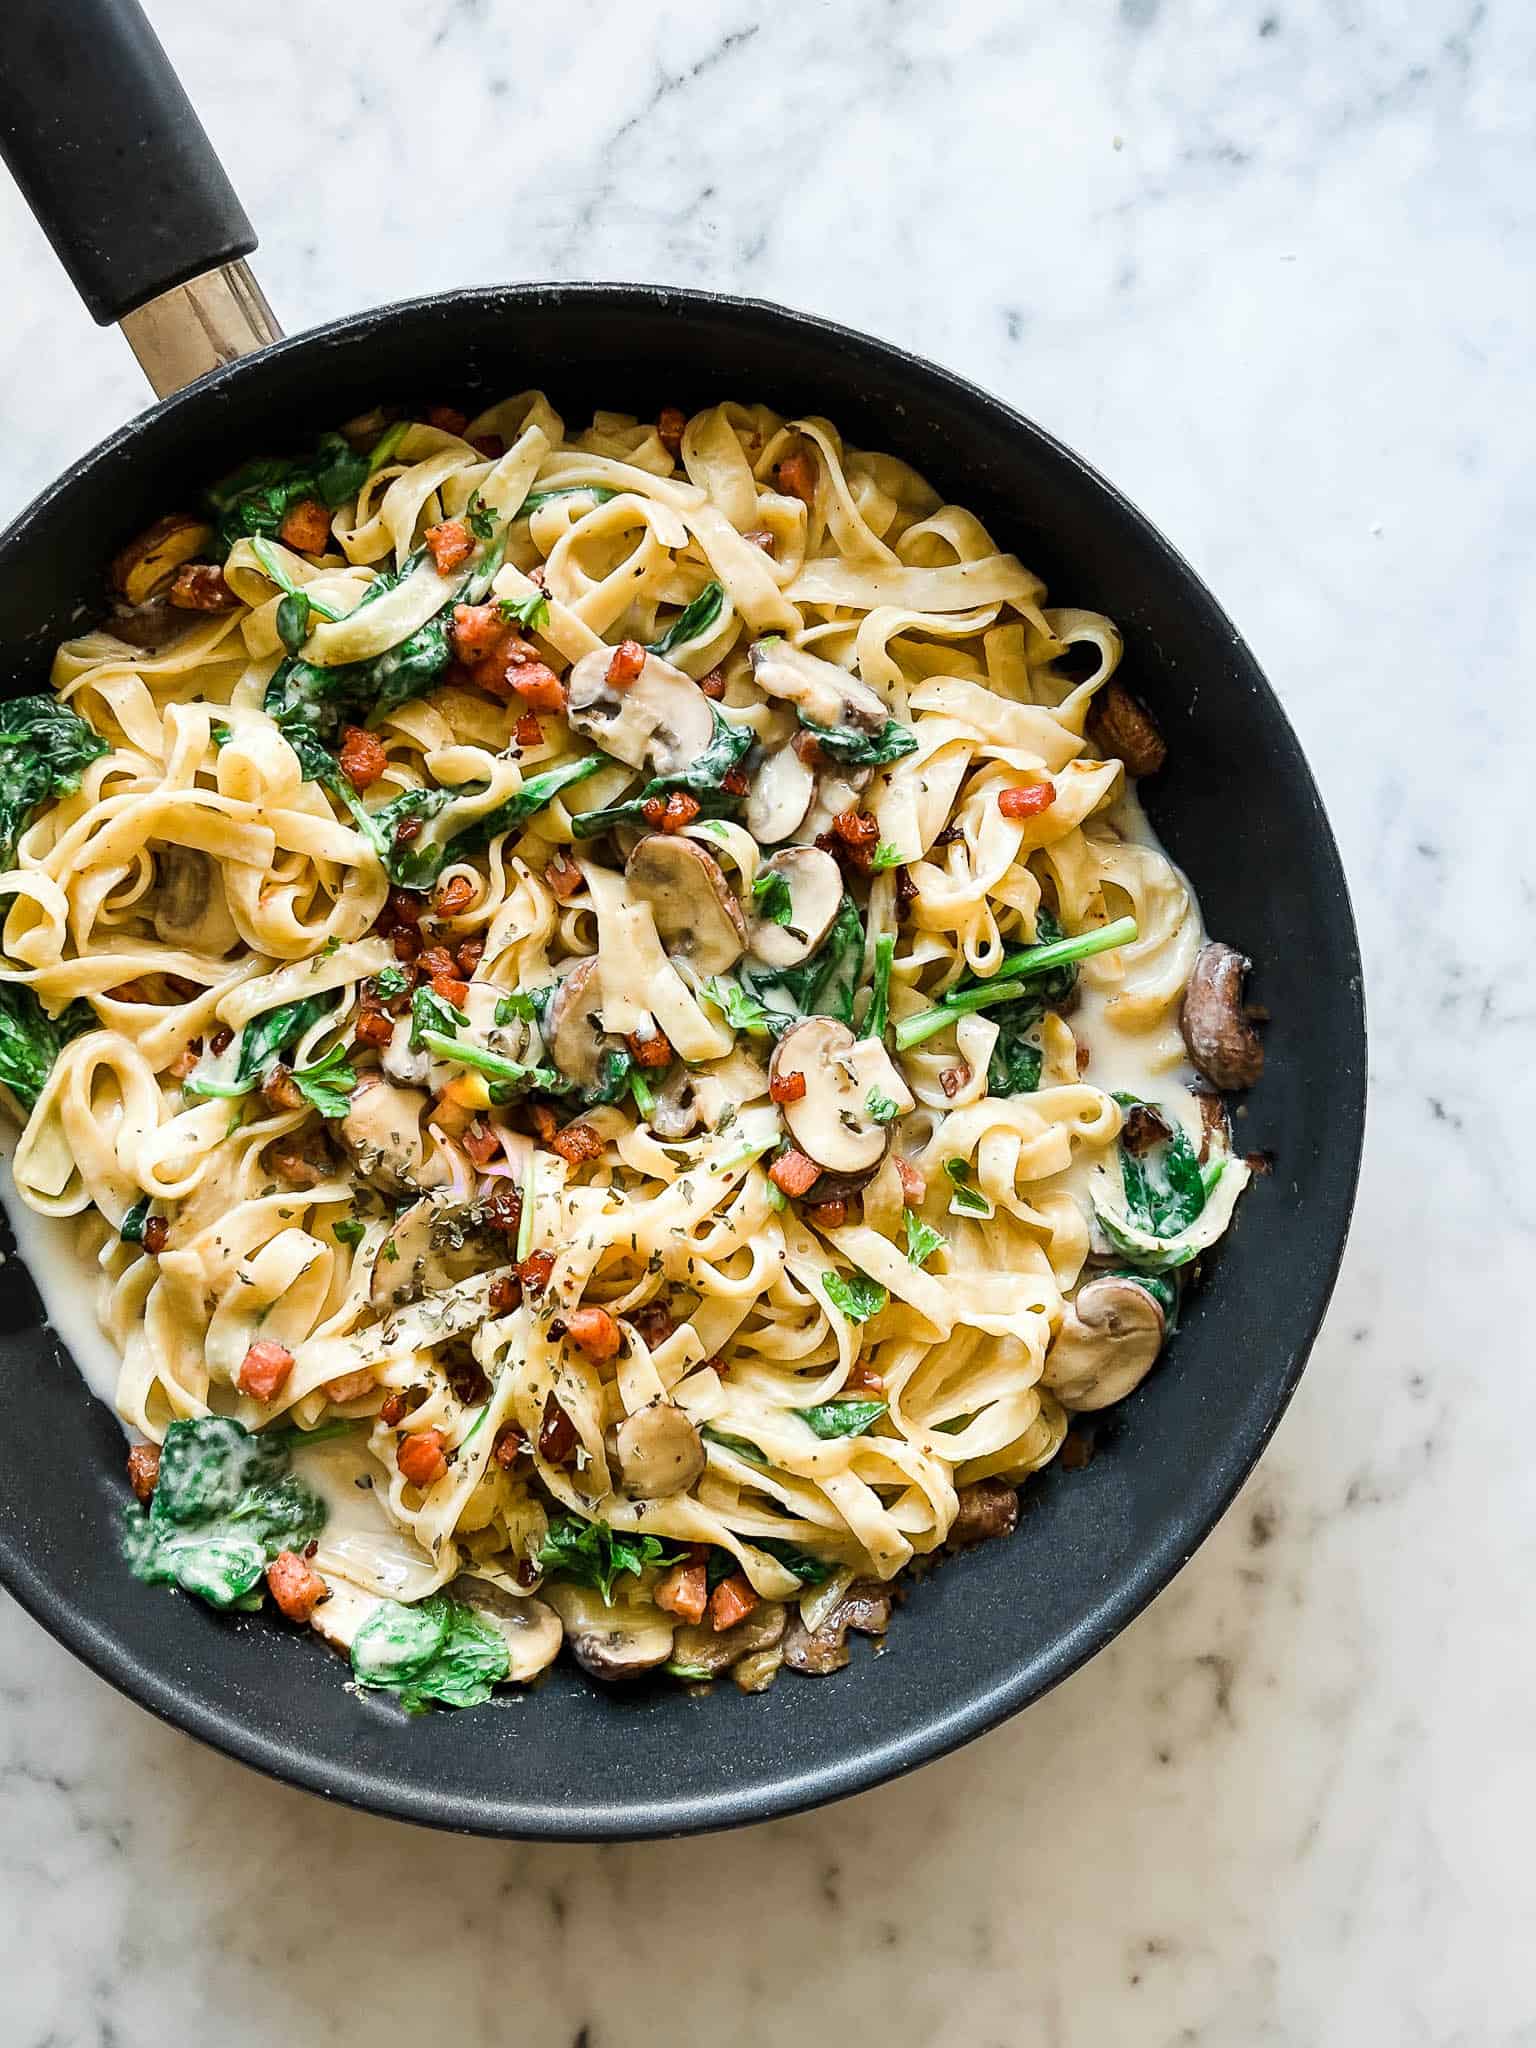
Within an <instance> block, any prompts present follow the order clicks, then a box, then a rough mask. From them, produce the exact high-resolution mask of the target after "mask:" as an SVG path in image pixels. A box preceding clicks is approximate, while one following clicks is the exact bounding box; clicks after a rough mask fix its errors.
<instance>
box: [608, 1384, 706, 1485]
mask: <svg viewBox="0 0 1536 2048" xmlns="http://www.w3.org/2000/svg"><path fill="white" fill-rule="evenodd" d="M618 1450H619V1477H620V1480H621V1481H622V1483H623V1487H624V1491H625V1492H626V1493H628V1494H633V1495H634V1496H635V1497H636V1498H637V1499H640V1500H656V1499H659V1498H660V1497H661V1495H663V1494H666V1493H685V1492H686V1491H687V1490H688V1488H689V1487H690V1486H692V1484H693V1482H694V1481H695V1480H696V1479H697V1478H698V1477H699V1475H700V1474H701V1473H702V1472H703V1470H704V1446H703V1444H702V1443H701V1442H700V1441H699V1432H698V1431H697V1430H696V1429H695V1428H694V1426H693V1424H692V1423H691V1422H690V1421H689V1419H688V1417H687V1416H686V1415H685V1414H684V1413H683V1411H682V1409H681V1408H679V1407H678V1405H677V1403H676V1402H675V1401H649V1402H647V1403H646V1405H645V1407H643V1408H638V1409H636V1411H635V1413H634V1414H633V1415H627V1416H626V1417H625V1418H624V1420H623V1422H621V1423H620V1424H619V1435H618Z"/></svg>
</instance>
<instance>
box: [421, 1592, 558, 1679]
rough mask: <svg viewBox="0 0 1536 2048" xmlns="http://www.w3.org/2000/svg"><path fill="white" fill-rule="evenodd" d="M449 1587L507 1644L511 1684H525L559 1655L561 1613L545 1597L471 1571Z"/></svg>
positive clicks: (453, 1596) (456, 1596) (452, 1597)
mask: <svg viewBox="0 0 1536 2048" xmlns="http://www.w3.org/2000/svg"><path fill="white" fill-rule="evenodd" d="M446 1591H447V1593H448V1596H449V1598H450V1599H452V1600H460V1601H462V1602H463V1604H464V1605H465V1606H466V1607H469V1608H472V1609H473V1610H474V1612H475V1613H476V1614H478V1615H479V1617H480V1619H481V1620H482V1621H484V1622H488V1623H489V1624H490V1626H491V1627H492V1628H493V1629H495V1631H496V1633H497V1634H498V1635H499V1636H500V1637H501V1639H502V1641H503V1642H504V1643H505V1644H506V1646H507V1657H508V1660H509V1663H510V1666H511V1668H510V1669H509V1670H508V1672H507V1678H506V1682H507V1683H508V1684H518V1685H525V1684H526V1683H527V1682H528V1680H529V1679H530V1678H537V1677H538V1675H539V1673H540V1672H541V1671H544V1670H547V1669H548V1667H549V1666H550V1665H551V1664H553V1663H554V1661H555V1659H556V1657H558V1656H559V1654H560V1639H561V1636H562V1635H563V1633H564V1631H563V1630H562V1629H561V1626H560V1617H559V1615H558V1614H556V1613H555V1611H554V1609H553V1608H552V1607H547V1606H546V1605H545V1604H544V1602H543V1601H542V1600H534V1599H530V1598H527V1597H519V1596H518V1595H516V1594H513V1593H508V1592H507V1591H506V1590H505V1589H504V1588H503V1587H501V1586H495V1585H492V1583H491V1582H490V1580H489V1579H481V1578H477V1577H475V1576H474V1575H473V1574H472V1573H470V1572H461V1573H460V1574H459V1576H458V1578H456V1579H454V1580H452V1581H451V1582H450V1584H449V1585H448V1587H447V1588H446Z"/></svg>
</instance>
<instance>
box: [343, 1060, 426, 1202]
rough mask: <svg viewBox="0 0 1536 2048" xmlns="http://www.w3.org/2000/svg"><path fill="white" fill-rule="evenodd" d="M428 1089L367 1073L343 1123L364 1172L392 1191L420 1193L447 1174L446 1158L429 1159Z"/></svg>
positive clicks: (350, 1148)
mask: <svg viewBox="0 0 1536 2048" xmlns="http://www.w3.org/2000/svg"><path fill="white" fill-rule="evenodd" d="M426 1107H427V1096H426V1094H425V1092H424V1091H423V1090H420V1089H415V1088H397V1087H395V1085H394V1083H393V1082H391V1081H380V1080H377V1079H373V1080H370V1079H369V1078H368V1077H366V1076H364V1078H363V1079H362V1080H360V1081H359V1083H358V1086H357V1088H356V1089H355V1090H354V1092H353V1095H352V1100H351V1102H350V1103H349V1105H348V1107H347V1113H346V1115H345V1116H344V1117H343V1118H342V1120H341V1123H340V1125H339V1126H338V1128H337V1136H338V1137H339V1138H340V1139H341V1142H342V1144H343V1145H344V1146H345V1148H346V1150H347V1151H348V1153H350V1155H351V1157H352V1160H353V1163H354V1164H355V1166H356V1168H357V1172H358V1177H359V1178H360V1179H362V1180H365V1181H368V1182H370V1183H371V1184H372V1185H373V1186H374V1187H377V1188H381V1189H383V1191H384V1192H385V1193H386V1194H392V1195H404V1194H420V1193H422V1192H423V1191H424V1190H425V1189H427V1188H429V1187H433V1186H438V1185H440V1184H441V1183H442V1182H443V1181H444V1180H445V1179H446V1178H447V1169H446V1168H445V1167H444V1165H443V1163H442V1161H441V1160H439V1159H436V1158H433V1159H432V1160H430V1161H429V1160H428V1157H427V1146H426V1140H425V1138H424V1137H423V1136H422V1131H421V1119H422V1114H423V1112H424V1111H425V1109H426Z"/></svg>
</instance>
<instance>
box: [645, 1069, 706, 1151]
mask: <svg viewBox="0 0 1536 2048" xmlns="http://www.w3.org/2000/svg"><path fill="white" fill-rule="evenodd" d="M699 1080H700V1076H699V1075H698V1074H696V1073H695V1072H694V1070H693V1069H692V1068H691V1067H678V1068H676V1069H675V1071H674V1072H673V1073H672V1075H671V1076H670V1077H669V1079H668V1080H667V1081H666V1082H665V1083H664V1084H663V1085H662V1086H661V1087H660V1088H658V1089H657V1090H656V1107H655V1108H654V1109H653V1110H652V1111H651V1117H650V1123H651V1129H652V1130H653V1131H654V1132H655V1133H656V1135H657V1137H658V1138H661V1139H663V1140H664V1141H665V1142H666V1143H667V1144H669V1145H671V1144H677V1143H678V1142H679V1141H680V1140H682V1139H683V1138H691V1137H692V1136H693V1134H694V1132H695V1131H696V1130H697V1129H698V1128H699V1125H700V1124H701V1123H702V1122H703V1121H704V1109H703V1105H702V1104H701V1102H700V1101H699Z"/></svg>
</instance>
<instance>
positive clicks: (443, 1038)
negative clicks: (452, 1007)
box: [421, 1031, 559, 1088]
mask: <svg viewBox="0 0 1536 2048" xmlns="http://www.w3.org/2000/svg"><path fill="white" fill-rule="evenodd" d="M421 1042H422V1044H423V1045H424V1046H425V1047H426V1049H427V1051H428V1052H430V1053H432V1054H434V1055H435V1056H436V1057H437V1058H438V1059H440V1060H452V1061H454V1062H455V1063H456V1064H457V1065H459V1066H461V1067H478V1068H479V1069H480V1071H481V1073H483V1074H489V1075H490V1076H491V1077H492V1078H493V1079H494V1080H497V1081H511V1082H513V1083H515V1084H517V1085H518V1086H520V1087H529V1088H551V1087H553V1086H554V1084H555V1082H556V1081H557V1080H558V1078H559V1076H558V1075H557V1074H555V1073H554V1072H553V1070H552V1069H550V1068H549V1067H525V1066H524V1065H523V1064H522V1062H521V1061H520V1060H509V1059H503V1058H502V1056H501V1054H500V1053H498V1052H491V1051H490V1050H489V1049H488V1048H487V1047H485V1046H483V1045H474V1044H472V1043H471V1042H470V1041H469V1040H467V1039H463V1038H450V1037H449V1036H448V1034H447V1032H446V1031H423V1032H422V1034H421Z"/></svg>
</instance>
